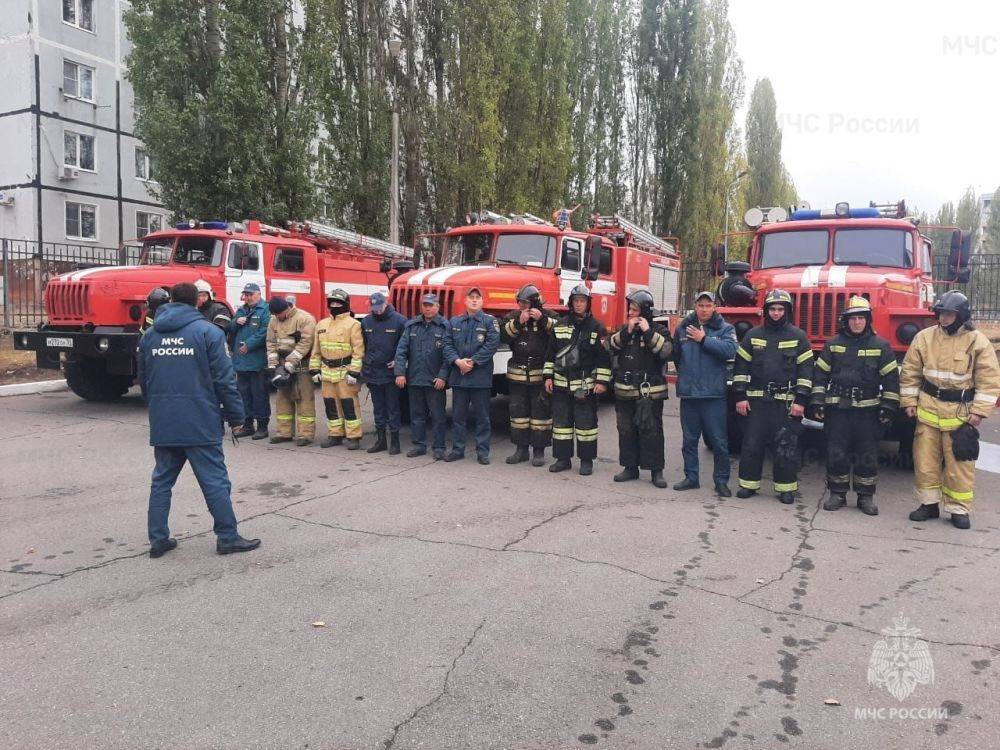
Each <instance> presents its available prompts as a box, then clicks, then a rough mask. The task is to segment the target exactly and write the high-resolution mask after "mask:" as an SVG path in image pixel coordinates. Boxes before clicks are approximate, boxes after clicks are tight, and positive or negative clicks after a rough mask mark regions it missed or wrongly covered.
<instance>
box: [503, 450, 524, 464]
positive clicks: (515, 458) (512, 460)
mask: <svg viewBox="0 0 1000 750" xmlns="http://www.w3.org/2000/svg"><path fill="white" fill-rule="evenodd" d="M527 460H528V446H526V445H519V446H517V448H515V449H514V452H513V453H512V454H510V455H509V456H507V463H509V464H520V463H524V462H525V461H527Z"/></svg>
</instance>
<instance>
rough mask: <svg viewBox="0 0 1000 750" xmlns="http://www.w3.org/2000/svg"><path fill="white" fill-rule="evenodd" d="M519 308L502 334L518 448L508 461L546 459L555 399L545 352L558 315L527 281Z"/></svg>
mask: <svg viewBox="0 0 1000 750" xmlns="http://www.w3.org/2000/svg"><path fill="white" fill-rule="evenodd" d="M517 305H518V309H517V310H514V311H512V312H510V313H509V314H508V315H507V317H506V318H504V322H503V325H502V326H501V327H500V338H501V339H502V340H503V342H504V343H506V344H507V345H508V346H510V352H511V356H510V360H508V362H507V389H508V391H509V393H510V439H511V442H512V443H514V445H515V447H516V449H515V451H514V453H513V455H511V456H508V458H507V463H509V464H519V463H521V462H523V461H527V460H528V447H529V446H530V447H531V449H532V452H533V456H532V459H531V465H532V466H542V465H544V463H545V448H546V447H548V446H549V445H551V444H552V403H551V399H550V397H549V395H548V393H546V392H545V378H544V377H543V375H544V368H545V355H546V353H547V352H548V347H549V338H550V337H551V335H552V329H553V328H554V327H555V318H553V317H552V315H551V314H550V313H549V312H548V311H547V310H546V309H545V308H544V307H542V296H541V293H540V292H539V291H538V287H536V286H535V285H534V284H527V285H525V286H523V287H522V288H521V290H520V291H519V292H518V293H517Z"/></svg>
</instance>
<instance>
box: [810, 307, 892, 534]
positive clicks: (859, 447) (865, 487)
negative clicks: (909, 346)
mask: <svg viewBox="0 0 1000 750" xmlns="http://www.w3.org/2000/svg"><path fill="white" fill-rule="evenodd" d="M813 375H814V377H813V388H812V406H811V411H812V415H813V416H814V417H815V418H816V419H818V420H820V421H822V422H824V423H825V430H826V439H827V442H826V445H827V452H826V486H827V488H828V489H829V490H830V496H829V497H828V498H827V499H826V500H825V501H824V502H823V509H824V510H838V509H839V508H842V507H844V505H846V504H847V491H848V490H849V489H850V488H851V466H852V464H853V467H854V491H855V492H856V493H857V495H858V507H859V508H860V509H861V512H862V513H864V514H866V515H869V516H877V515H878V506H877V505H876V504H875V482H876V480H877V478H878V439H879V433H880V429H879V427H880V425H882V426H888V425H889V424H891V423H892V419H893V415H894V414H895V413H896V410H897V408H898V407H899V367H898V365H897V364H896V356H895V355H894V354H893V353H892V348H891V347H890V346H889V342H888V341H886V340H885V339H884V338H882V337H881V336H878V335H876V334H875V331H874V330H873V329H872V308H871V303H869V302H868V300H866V299H865V298H864V297H851V299H850V300H849V301H848V303H847V307H845V308H844V311H843V312H842V313H841V315H840V331H839V332H838V333H837V335H836V336H834V337H833V338H832V339H830V340H829V341H828V342H827V343H826V346H825V347H823V351H822V352H821V353H820V355H819V357H818V358H817V359H816V366H815V370H814V373H813Z"/></svg>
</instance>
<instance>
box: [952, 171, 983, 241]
mask: <svg viewBox="0 0 1000 750" xmlns="http://www.w3.org/2000/svg"><path fill="white" fill-rule="evenodd" d="M955 224H957V225H958V226H959V227H960V228H962V229H964V230H966V231H969V232H971V233H972V251H973V252H976V251H977V249H978V248H979V236H980V234H981V227H982V212H981V211H980V208H979V198H978V196H977V195H976V191H975V190H973V189H972V188H971V187H970V188H966V190H965V194H964V195H963V196H962V198H961V200H959V202H958V208H957V209H955Z"/></svg>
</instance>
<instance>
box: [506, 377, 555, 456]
mask: <svg viewBox="0 0 1000 750" xmlns="http://www.w3.org/2000/svg"><path fill="white" fill-rule="evenodd" d="M507 389H508V391H509V392H510V405H509V408H510V441H511V442H512V443H513V444H514V445H516V446H518V447H522V446H523V447H528V446H529V445H530V446H531V447H532V448H546V447H548V446H549V445H551V444H552V400H551V399H550V398H549V394H548V393H546V392H545V385H544V384H542V383H523V382H518V381H515V380H508V381H507Z"/></svg>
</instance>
